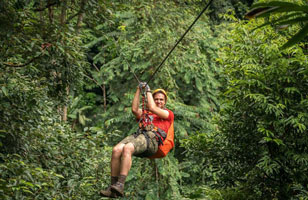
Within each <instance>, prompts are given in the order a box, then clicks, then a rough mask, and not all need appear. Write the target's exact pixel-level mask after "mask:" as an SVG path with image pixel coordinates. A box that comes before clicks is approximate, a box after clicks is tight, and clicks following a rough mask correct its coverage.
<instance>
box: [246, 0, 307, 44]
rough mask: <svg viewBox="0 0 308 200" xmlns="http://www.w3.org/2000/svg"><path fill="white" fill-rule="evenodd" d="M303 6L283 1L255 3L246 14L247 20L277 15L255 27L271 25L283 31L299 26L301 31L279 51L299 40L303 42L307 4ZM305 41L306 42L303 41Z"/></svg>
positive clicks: (305, 30) (305, 32)
mask: <svg viewBox="0 0 308 200" xmlns="http://www.w3.org/2000/svg"><path fill="white" fill-rule="evenodd" d="M302 3H303V4H298V3H291V2H283V1H270V2H267V3H256V4H254V5H253V6H252V8H253V9H252V10H251V11H250V12H248V13H247V14H246V17H247V18H253V17H266V18H268V17H269V16H271V15H275V14H277V13H282V14H280V15H278V16H277V15H276V16H275V17H272V18H271V19H269V20H267V22H265V23H264V24H262V25H261V26H259V27H257V28H260V27H263V26H266V25H273V26H275V27H276V28H278V29H285V28H287V27H288V26H290V25H294V24H299V25H300V26H301V29H300V30H299V31H298V32H297V33H296V34H295V35H293V36H292V37H291V38H290V39H289V40H288V42H286V43H285V44H284V45H283V46H282V47H281V49H285V48H288V47H290V46H292V45H294V44H296V43H298V42H300V41H301V40H303V39H304V38H305V37H306V36H307V34H308V13H307V10H308V4H307V2H306V3H305V2H304V1H303V2H302ZM305 41H307V40H305Z"/></svg>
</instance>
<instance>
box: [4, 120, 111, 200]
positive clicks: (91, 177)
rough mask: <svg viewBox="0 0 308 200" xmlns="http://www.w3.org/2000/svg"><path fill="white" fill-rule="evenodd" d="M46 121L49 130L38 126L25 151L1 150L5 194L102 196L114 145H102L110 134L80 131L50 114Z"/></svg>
mask: <svg viewBox="0 0 308 200" xmlns="http://www.w3.org/2000/svg"><path fill="white" fill-rule="evenodd" d="M44 122H45V127H46V128H47V129H48V132H36V131H38V130H35V129H34V130H33V131H34V132H35V133H36V134H35V136H33V135H32V136H31V137H27V138H26V139H28V140H30V141H29V142H31V144H32V145H27V147H26V148H25V149H24V150H25V154H23V155H18V154H11V155H10V154H8V155H4V154H1V159H2V162H1V163H0V171H1V176H0V180H1V182H0V189H1V191H2V193H1V198H3V199H10V198H14V199H20V198H25V199H54V198H55V199H89V198H98V194H97V191H98V190H99V189H100V188H101V186H102V184H103V185H104V184H107V183H103V182H102V181H103V180H108V176H107V174H108V173H106V172H105V170H106V169H108V168H109V158H108V155H109V154H110V152H111V148H110V147H107V146H102V145H101V141H103V140H105V137H106V134H103V133H100V134H97V133H96V134H93V133H92V132H90V131H86V132H85V133H83V134H76V133H75V132H71V131H70V129H69V128H68V127H67V126H63V125H61V124H58V123H56V122H53V121H52V120H51V119H50V118H47V119H46V120H45V121H44Z"/></svg>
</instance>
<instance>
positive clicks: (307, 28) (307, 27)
mask: <svg viewBox="0 0 308 200" xmlns="http://www.w3.org/2000/svg"><path fill="white" fill-rule="evenodd" d="M307 34H308V23H307V24H306V25H305V26H304V27H303V28H302V29H301V30H300V31H299V32H298V33H296V34H295V35H294V36H293V37H292V38H291V39H290V40H289V41H288V42H287V43H285V44H284V45H283V46H282V47H281V49H286V48H288V47H290V46H292V45H294V44H296V43H297V42H300V41H301V40H302V39H303V38H305V36H306V35H307Z"/></svg>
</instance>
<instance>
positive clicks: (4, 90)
mask: <svg viewBox="0 0 308 200" xmlns="http://www.w3.org/2000/svg"><path fill="white" fill-rule="evenodd" d="M1 89H2V92H3V94H4V95H5V96H8V92H7V90H6V88H5V87H4V86H2V87H1Z"/></svg>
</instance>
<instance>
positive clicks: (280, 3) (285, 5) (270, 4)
mask: <svg viewBox="0 0 308 200" xmlns="http://www.w3.org/2000/svg"><path fill="white" fill-rule="evenodd" d="M276 6H277V7H279V8H283V9H285V11H304V12H306V11H307V10H308V6H304V5H298V4H296V3H291V2H284V1H271V2H268V3H256V4H254V5H253V6H252V8H257V7H276Z"/></svg>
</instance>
